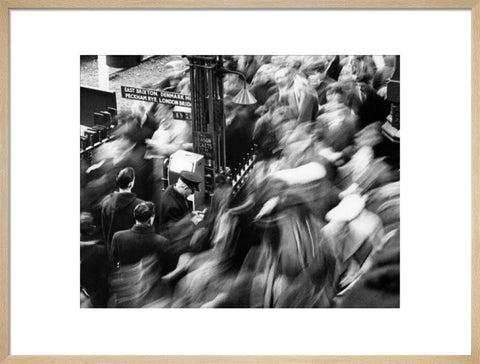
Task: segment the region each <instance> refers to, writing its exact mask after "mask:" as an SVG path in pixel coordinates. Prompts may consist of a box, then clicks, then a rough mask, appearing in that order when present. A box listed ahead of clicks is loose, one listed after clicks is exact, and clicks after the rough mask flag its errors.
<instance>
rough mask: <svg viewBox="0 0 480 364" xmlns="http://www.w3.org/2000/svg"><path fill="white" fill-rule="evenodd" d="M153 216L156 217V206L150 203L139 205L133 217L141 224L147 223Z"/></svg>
mask: <svg viewBox="0 0 480 364" xmlns="http://www.w3.org/2000/svg"><path fill="white" fill-rule="evenodd" d="M153 215H155V204H154V203H153V202H150V201H147V202H142V203H140V204H138V205H137V206H136V207H135V209H134V210H133V216H134V217H135V220H137V221H139V222H146V221H148V219H150V218H151V217H152V216H153Z"/></svg>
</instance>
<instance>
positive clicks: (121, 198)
mask: <svg viewBox="0 0 480 364" xmlns="http://www.w3.org/2000/svg"><path fill="white" fill-rule="evenodd" d="M142 202H143V200H140V199H138V198H137V197H136V195H135V194H134V193H131V192H114V193H111V194H109V195H108V196H107V197H105V199H104V200H103V203H102V229H103V236H104V239H105V241H106V243H107V252H108V254H109V255H110V254H111V242H112V237H113V234H115V233H116V232H117V231H120V230H127V229H130V228H131V227H132V226H133V225H134V224H135V218H134V217H133V210H134V209H135V207H136V206H137V205H138V204H140V203H142Z"/></svg>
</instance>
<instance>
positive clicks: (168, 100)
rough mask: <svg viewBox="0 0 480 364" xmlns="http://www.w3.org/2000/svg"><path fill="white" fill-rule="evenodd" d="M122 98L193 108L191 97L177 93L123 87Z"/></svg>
mask: <svg viewBox="0 0 480 364" xmlns="http://www.w3.org/2000/svg"><path fill="white" fill-rule="evenodd" d="M121 92H122V97H123V98H125V99H130V100H137V101H147V102H156V103H159V104H168V105H174V106H184V107H191V106H192V99H191V97H190V95H185V94H180V93H177V92H168V91H160V90H152V89H147V88H139V87H128V86H122V87H121Z"/></svg>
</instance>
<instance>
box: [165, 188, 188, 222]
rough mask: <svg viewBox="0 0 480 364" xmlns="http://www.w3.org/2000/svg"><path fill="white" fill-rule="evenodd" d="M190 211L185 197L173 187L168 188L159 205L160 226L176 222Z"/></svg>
mask: <svg viewBox="0 0 480 364" xmlns="http://www.w3.org/2000/svg"><path fill="white" fill-rule="evenodd" d="M190 211H191V210H190V206H188V203H187V200H186V199H185V197H183V196H182V195H181V194H180V193H178V192H177V191H176V190H175V189H174V188H173V186H168V188H167V189H166V190H165V193H164V194H163V196H162V201H161V203H160V217H159V221H160V226H162V227H163V226H164V225H165V224H168V223H170V222H175V221H178V220H180V219H182V218H183V217H185V215H187V214H188V213H189V212H190Z"/></svg>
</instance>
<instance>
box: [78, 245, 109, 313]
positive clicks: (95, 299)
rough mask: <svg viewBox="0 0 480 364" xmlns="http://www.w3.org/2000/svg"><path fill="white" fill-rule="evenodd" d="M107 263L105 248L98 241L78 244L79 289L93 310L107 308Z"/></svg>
mask: <svg viewBox="0 0 480 364" xmlns="http://www.w3.org/2000/svg"><path fill="white" fill-rule="evenodd" d="M107 277H108V261H107V251H106V249H105V246H104V245H102V244H101V242H99V241H81V242H80V287H81V288H83V289H84V290H85V291H86V292H87V293H88V295H89V296H90V300H91V302H92V306H93V307H94V308H100V307H107V300H108V279H107Z"/></svg>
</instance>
